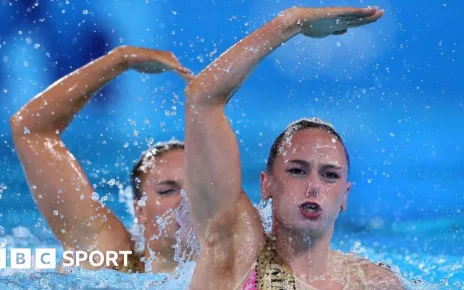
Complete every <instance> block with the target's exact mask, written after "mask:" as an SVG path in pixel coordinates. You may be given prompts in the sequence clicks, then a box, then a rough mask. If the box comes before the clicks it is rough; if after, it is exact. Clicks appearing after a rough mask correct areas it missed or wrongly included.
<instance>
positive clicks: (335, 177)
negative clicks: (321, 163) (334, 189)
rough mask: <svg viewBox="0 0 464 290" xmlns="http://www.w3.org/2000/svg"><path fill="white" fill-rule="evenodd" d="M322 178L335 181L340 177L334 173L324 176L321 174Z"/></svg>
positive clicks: (326, 173) (327, 173)
mask: <svg viewBox="0 0 464 290" xmlns="http://www.w3.org/2000/svg"><path fill="white" fill-rule="evenodd" d="M322 177H324V178H325V179H329V180H335V179H339V178H340V175H338V174H337V173H335V172H325V173H324V174H322Z"/></svg>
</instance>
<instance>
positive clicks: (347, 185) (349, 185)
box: [341, 182, 351, 211]
mask: <svg viewBox="0 0 464 290" xmlns="http://www.w3.org/2000/svg"><path fill="white" fill-rule="evenodd" d="M350 189H351V182H348V183H347V184H346V189H345V192H344V193H343V202H342V206H341V210H342V211H345V210H346V208H347V207H348V195H349V193H350Z"/></svg>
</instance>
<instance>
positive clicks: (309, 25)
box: [291, 7, 383, 38]
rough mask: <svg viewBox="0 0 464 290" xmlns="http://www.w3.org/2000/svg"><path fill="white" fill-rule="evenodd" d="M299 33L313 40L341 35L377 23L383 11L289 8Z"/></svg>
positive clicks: (371, 9) (369, 9) (338, 8)
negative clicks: (352, 29) (351, 29)
mask: <svg viewBox="0 0 464 290" xmlns="http://www.w3.org/2000/svg"><path fill="white" fill-rule="evenodd" d="M291 11H292V13H293V15H294V16H296V19H297V23H298V24H299V25H300V26H301V33H303V34H304V35H306V36H309V37H314V38H323V37H326V36H329V35H341V34H344V33H346V32H347V31H348V29H349V28H354V27H358V26H363V25H367V24H370V23H372V22H375V21H377V20H378V19H379V18H380V17H382V15H383V10H378V8H377V7H372V8H364V9H363V8H350V7H329V8H291Z"/></svg>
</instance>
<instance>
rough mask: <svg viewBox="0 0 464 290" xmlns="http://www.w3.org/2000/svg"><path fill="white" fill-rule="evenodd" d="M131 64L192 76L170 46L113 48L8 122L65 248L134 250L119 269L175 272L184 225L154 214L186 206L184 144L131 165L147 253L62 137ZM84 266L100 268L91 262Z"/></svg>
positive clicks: (156, 150)
mask: <svg viewBox="0 0 464 290" xmlns="http://www.w3.org/2000/svg"><path fill="white" fill-rule="evenodd" d="M129 69H134V70H137V71H139V72H143V73H161V72H164V71H170V70H172V71H175V72H176V73H177V74H179V75H180V76H181V77H182V78H183V79H184V80H186V81H190V80H191V79H192V78H193V76H192V74H191V73H190V71H189V70H188V69H186V68H185V67H183V66H182V65H181V64H180V63H179V61H178V60H177V59H176V57H175V56H174V55H173V54H172V53H171V52H167V51H158V50H152V49H146V48H138V47H131V46H122V47H118V48H115V49H114V50H112V51H111V52H109V53H108V54H106V55H104V56H102V57H100V58H98V59H97V60H95V61H92V62H90V63H89V64H87V65H85V66H84V67H82V68H80V69H77V70H76V71H74V72H72V73H70V74H69V75H67V76H65V77H63V78H62V79H60V80H58V81H57V82H56V83H55V84H53V85H51V86H50V87H48V88H47V89H46V90H45V91H44V92H42V93H40V94H39V95H38V96H36V97H35V98H34V99H32V100H31V101H30V102H29V103H27V104H26V105H25V106H24V107H22V108H21V109H20V110H19V111H18V112H17V113H16V114H14V116H12V117H11V120H10V123H11V129H12V132H13V139H14V144H15V147H16V151H17V153H18V155H19V158H20V161H21V163H22V166H23V169H24V171H25V174H26V178H27V182H28V184H29V188H30V190H31V192H32V194H33V196H34V199H35V202H36V203H37V206H38V207H39V209H40V211H41V213H42V214H43V215H44V217H45V219H46V220H47V222H48V224H49V225H50V227H51V229H52V231H53V232H54V234H55V236H56V238H57V239H58V240H59V241H60V243H61V244H62V246H63V249H64V250H84V251H87V252H91V251H95V250H98V251H102V252H106V251H109V250H112V251H132V255H131V256H130V261H129V264H128V266H127V267H124V266H123V260H122V259H123V258H124V256H121V257H119V258H118V266H117V267H115V269H117V270H120V271H126V272H145V271H152V272H171V271H173V270H174V269H175V268H176V266H177V262H176V261H175V260H174V249H173V245H174V243H175V233H176V231H177V229H178V228H179V226H178V223H176V222H175V219H173V218H172V217H170V218H168V220H166V221H165V223H166V224H165V225H162V226H160V225H159V224H158V222H157V220H156V217H157V216H163V215H165V213H166V212H168V211H169V210H172V209H174V208H176V207H177V206H178V205H179V204H180V201H181V194H180V191H181V189H182V188H183V186H184V174H185V172H184V150H183V149H184V145H183V143H180V142H171V143H165V144H160V145H157V146H155V147H153V148H151V149H150V150H147V151H146V152H144V153H143V154H142V157H141V158H140V161H139V162H138V163H137V164H136V166H135V167H134V169H133V172H132V186H133V189H134V200H135V202H134V207H135V215H136V221H137V222H138V223H139V224H140V226H141V227H144V228H145V229H144V233H143V236H144V238H145V241H146V242H145V246H144V249H143V251H142V252H141V253H136V252H135V249H134V246H135V243H134V240H133V239H132V237H131V235H130V233H129V231H128V230H126V228H125V227H124V225H123V224H122V223H121V221H120V220H119V219H118V218H117V217H116V216H115V214H114V213H113V212H111V211H110V210H109V209H108V208H106V207H105V206H104V205H103V203H101V202H100V201H98V200H95V199H94V198H93V197H92V193H93V191H94V189H93V187H92V184H91V183H90V182H89V180H88V179H87V177H86V175H85V173H84V172H83V170H82V168H81V166H80V164H79V162H78V161H77V160H76V159H75V158H74V156H73V155H72V154H71V152H70V151H69V150H68V149H67V148H66V146H65V144H64V143H63V142H62V140H61V134H62V133H63V131H64V130H65V129H66V128H67V127H68V125H69V124H70V123H71V121H72V119H73V117H74V115H75V114H76V113H78V112H79V111H80V110H81V109H82V108H83V107H84V105H85V104H87V103H88V102H89V101H90V99H91V98H92V96H93V95H94V94H95V93H96V92H97V91H98V90H99V89H101V88H102V87H103V86H104V85H105V84H107V83H108V82H109V81H111V80H112V79H113V78H115V77H116V76H118V75H119V74H121V73H122V72H124V71H126V70H129ZM167 215H169V214H167ZM153 236H155V237H156V238H153ZM143 260H145V261H146V263H144V262H143ZM104 265H106V264H104ZM82 266H83V267H84V268H87V269H95V267H93V266H92V265H91V264H90V263H89V262H88V261H85V262H84V263H83V264H82ZM145 266H147V267H145Z"/></svg>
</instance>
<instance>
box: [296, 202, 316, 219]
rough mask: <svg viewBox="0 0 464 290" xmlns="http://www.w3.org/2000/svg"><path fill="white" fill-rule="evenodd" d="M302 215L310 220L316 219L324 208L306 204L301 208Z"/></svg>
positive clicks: (313, 203)
mask: <svg viewBox="0 0 464 290" xmlns="http://www.w3.org/2000/svg"><path fill="white" fill-rule="evenodd" d="M299 208H300V213H301V214H302V215H303V216H304V217H306V218H308V219H316V218H318V217H319V216H320V215H321V213H322V208H321V206H320V205H319V204H317V203H315V202H305V203H303V204H301V205H300V206H299Z"/></svg>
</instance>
